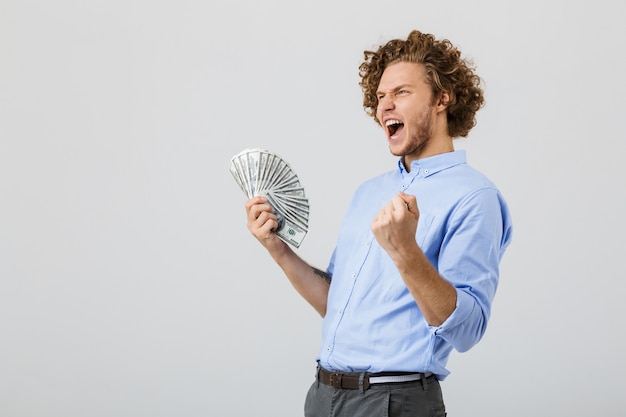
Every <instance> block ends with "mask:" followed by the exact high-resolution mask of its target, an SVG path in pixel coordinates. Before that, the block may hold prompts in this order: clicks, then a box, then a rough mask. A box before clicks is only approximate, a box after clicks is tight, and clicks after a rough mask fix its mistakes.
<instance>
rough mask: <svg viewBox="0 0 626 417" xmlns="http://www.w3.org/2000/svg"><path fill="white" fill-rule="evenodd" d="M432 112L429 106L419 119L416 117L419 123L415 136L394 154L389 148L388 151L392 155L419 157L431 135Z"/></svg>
mask: <svg viewBox="0 0 626 417" xmlns="http://www.w3.org/2000/svg"><path fill="white" fill-rule="evenodd" d="M433 111H434V109H433V108H432V107H430V106H427V107H426V108H425V109H424V110H423V111H422V113H421V115H420V117H418V120H419V123H418V124H417V125H416V126H417V132H415V135H413V136H412V137H411V138H409V140H408V142H407V143H406V144H405V145H404V146H403V147H402V148H401V149H400V150H399V151H396V152H394V151H393V150H392V149H391V146H390V147H389V151H390V152H391V154H392V155H394V156H401V157H405V156H407V155H419V154H421V153H422V151H423V150H424V148H425V147H426V145H428V142H429V141H430V138H431V137H432V134H433V131H432V127H433V122H432V113H433ZM405 128H406V127H405Z"/></svg>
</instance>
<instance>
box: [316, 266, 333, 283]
mask: <svg viewBox="0 0 626 417" xmlns="http://www.w3.org/2000/svg"><path fill="white" fill-rule="evenodd" d="M313 272H314V273H315V275H319V276H320V277H322V278H323V279H324V281H326V283H327V284H328V285H330V281H332V280H333V277H331V276H330V275H328V274H327V273H326V272H324V271H322V270H321V269H317V268H313Z"/></svg>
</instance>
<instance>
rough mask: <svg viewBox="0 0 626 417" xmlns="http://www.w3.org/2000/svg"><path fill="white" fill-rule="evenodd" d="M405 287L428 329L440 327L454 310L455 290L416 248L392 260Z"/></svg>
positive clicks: (409, 249)
mask: <svg viewBox="0 0 626 417" xmlns="http://www.w3.org/2000/svg"><path fill="white" fill-rule="evenodd" d="M395 263H396V266H397V267H398V271H399V272H400V275H401V276H402V279H403V280H404V283H405V284H406V286H407V288H408V289H409V292H410V293H411V295H413V298H415V301H416V302H417V305H418V306H419V308H420V311H421V312H422V314H423V316H424V319H425V320H426V322H427V323H428V324H429V325H431V326H435V327H436V326H440V325H441V324H442V323H443V322H444V321H446V319H447V318H448V317H450V315H451V314H452V312H453V311H454V309H455V308H456V297H457V295H456V289H455V288H454V286H452V284H450V283H449V282H448V281H446V280H445V279H444V278H442V277H441V275H439V272H437V270H436V269H435V268H434V267H433V266H432V264H431V263H430V262H429V261H428V259H427V258H426V256H425V255H424V253H423V252H422V250H421V249H420V248H419V247H418V246H417V245H415V246H412V247H411V248H408V249H407V251H406V252H405V253H403V254H402V256H400V257H398V258H397V259H395Z"/></svg>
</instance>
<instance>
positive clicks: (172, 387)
mask: <svg viewBox="0 0 626 417" xmlns="http://www.w3.org/2000/svg"><path fill="white" fill-rule="evenodd" d="M624 16H626V3H625V2H624V1H621V0H620V1H617V0H616V1H608V0H599V1H594V2H589V1H554V2H548V1H525V2H505V1H475V2H468V1H462V0H450V1H445V2H418V1H390V2H382V3H381V2H380V1H370V0H361V1H358V2H357V1H353V2H339V1H326V0H317V1H306V2H305V1H287V0H282V1H281V0H275V1H259V2H257V1H252V0H250V1H245V2H242V1H239V2H237V1H219V0H211V1H197V0H179V1H169V2H168V1H148V0H124V1H119V0H113V1H111V0H109V1H102V0H100V1H85V2H78V1H69V0H58V1H54V2H51V1H43V0H33V1H17V0H1V1H0V199H1V200H0V416H2V417H26V416H29V417H30V416H37V417H53V416H54V417H83V416H90V417H99V416H103V417H104V416H107V417H108V416H133V417H134V416H150V417H155V416H186V417H191V416H249V415H262V416H298V415H302V405H303V402H304V395H305V392H306V390H307V389H308V386H309V384H310V383H311V382H312V378H313V372H314V358H315V355H316V353H317V349H318V345H319V342H320V340H319V336H320V324H321V320H320V318H319V317H318V316H317V315H316V314H315V313H314V311H313V309H312V308H310V307H309V306H308V305H307V304H306V303H305V302H304V301H303V300H302V299H301V298H299V296H298V295H297V294H296V293H295V291H294V290H293V289H292V288H291V287H290V285H289V284H288V282H287V280H286V279H285V278H284V277H283V276H282V274H281V272H280V270H279V269H278V267H277V266H276V265H275V264H273V263H272V261H271V260H270V259H269V257H268V256H266V253H265V252H264V250H263V249H262V248H261V246H260V245H258V244H257V242H256V241H255V240H254V239H253V238H252V236H251V235H250V234H249V233H248V231H247V229H246V227H245V216H244V209H243V204H244V201H245V198H244V195H243V193H242V192H241V190H240V189H239V188H238V187H237V185H236V183H235V182H234V180H233V179H232V177H231V176H230V173H229V171H228V164H229V160H230V158H231V156H233V155H234V154H235V153H237V152H239V151H240V150H242V149H244V148H248V147H262V148H266V149H269V150H272V151H274V152H277V153H278V154H280V155H281V156H283V157H284V158H285V159H286V160H288V161H289V162H290V164H291V165H292V166H293V168H294V169H295V171H296V172H297V174H298V175H299V177H300V180H301V182H302V183H303V185H304V186H305V188H306V192H307V195H308V197H309V200H310V205H311V217H310V229H309V233H308V235H307V236H306V238H305V240H304V242H303V245H302V247H301V249H300V250H299V253H300V254H301V255H302V256H303V257H304V258H305V259H307V260H308V261H310V262H311V263H313V264H316V265H318V266H320V267H325V266H326V264H327V262H328V258H329V256H330V252H331V250H332V247H333V245H334V242H335V238H336V233H337V229H338V226H339V223H340V220H341V217H342V216H343V213H344V210H345V208H346V206H347V203H348V200H349V199H350V197H351V195H352V192H353V191H354V189H355V187H356V186H357V185H358V184H359V183H360V182H361V181H362V180H364V179H366V178H369V177H371V176H373V175H376V174H378V173H380V172H382V171H386V170H389V169H392V168H393V166H394V164H395V158H393V157H392V156H391V155H389V152H388V149H387V145H386V143H385V140H384V136H383V135H382V133H381V131H380V129H379V128H378V127H377V126H376V125H375V124H374V122H373V121H372V120H371V119H369V118H368V117H366V116H365V114H364V112H363V111H362V108H361V95H360V90H359V88H358V84H357V83H358V65H359V63H360V62H361V59H362V53H363V50H365V49H371V48H375V47H376V46H378V45H379V44H380V43H382V42H384V41H386V40H388V39H390V38H394V37H406V35H407V34H408V32H409V31H410V30H411V29H413V28H417V29H420V30H422V31H424V32H430V33H433V34H435V35H437V36H438V37H445V38H448V39H450V40H451V41H452V42H453V43H455V44H456V45H457V46H459V48H460V49H461V50H462V51H463V53H464V54H465V55H466V56H468V57H470V58H472V59H473V60H474V62H475V64H476V65H477V69H478V73H479V74H480V75H481V76H482V77H483V79H484V81H485V90H486V98H487V105H486V107H485V108H484V109H482V110H481V111H480V112H479V116H478V125H477V126H476V128H475V129H474V130H473V131H472V133H471V135H470V137H469V138H467V139H463V140H461V141H458V142H457V146H458V148H459V149H461V148H462V149H467V151H468V158H469V162H470V163H471V164H472V165H473V166H474V167H476V168H477V169H479V170H481V171H482V172H484V173H485V174H487V175H488V176H489V177H491V179H492V180H493V181H494V182H495V183H496V184H497V185H498V186H499V187H500V189H501V190H502V192H503V193H504V195H505V196H506V198H507V199H508V201H509V204H510V206H511V211H512V215H513V219H514V225H515V232H514V240H513V243H512V245H511V246H510V248H509V251H508V252H507V253H506V255H505V258H504V260H503V263H502V277H501V283H500V287H499V292H498V294H497V298H496V301H495V304H494V308H493V315H492V320H491V323H490V326H489V329H488V331H487V334H486V336H485V338H484V339H483V341H482V342H481V343H480V344H479V345H477V346H476V347H475V348H474V349H473V350H471V351H470V352H467V353H463V354H459V353H453V355H452V357H451V359H450V363H449V367H450V369H451V371H452V374H451V375H450V376H449V377H448V379H447V380H446V381H444V383H443V390H444V397H445V399H446V401H447V407H448V412H449V415H450V416H455V417H460V416H467V417H473V416H481V417H492V416H493V417H501V416H529V415H532V416H553V415H557V416H565V415H567V416H589V415H603V416H623V415H624V413H625V412H626V400H625V399H624V395H623V392H622V391H623V387H624V384H623V376H624V374H625V373H626V363H625V362H626V361H625V360H624V356H623V352H624V351H626V342H624V337H623V331H624V324H625V323H624V321H625V320H624V318H625V317H626V306H625V303H624V302H623V298H624V297H623V294H624V284H623V282H624V278H625V274H624V268H623V267H622V266H621V265H622V262H621V261H622V260H623V258H624V249H625V246H626V245H625V244H624V235H625V232H626V230H625V221H624V212H625V210H626V204H625V200H626V198H625V191H624V190H625V187H624V186H625V182H626V181H625V180H624V169H623V168H622V164H623V158H624V154H625V151H626V146H625V145H624V141H625V138H626V128H625V125H624V113H625V106H624V101H623V99H624V97H625V96H626V87H625V85H624V74H625V73H626V62H625V58H624V49H625V47H626V42H625V39H626V29H625V25H624V24H623V19H624Z"/></svg>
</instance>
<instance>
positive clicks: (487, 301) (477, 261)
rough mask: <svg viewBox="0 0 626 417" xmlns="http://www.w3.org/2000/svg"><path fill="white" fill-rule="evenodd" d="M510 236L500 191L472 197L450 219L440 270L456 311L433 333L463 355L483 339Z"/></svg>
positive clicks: (486, 191) (434, 329)
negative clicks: (453, 293)
mask: <svg viewBox="0 0 626 417" xmlns="http://www.w3.org/2000/svg"><path fill="white" fill-rule="evenodd" d="M511 233H512V225H511V219H510V214H509V210H508V207H507V204H506V202H505V201H504V199H503V198H502V196H501V195H500V193H499V192H498V190H496V189H493V188H484V189H480V190H478V191H475V192H473V193H472V194H471V195H469V196H467V197H466V198H465V199H463V200H462V201H461V202H460V203H459V204H458V205H457V207H456V208H455V209H454V211H453V212H452V213H451V216H450V219H449V221H448V225H447V228H446V233H445V237H444V240H443V243H442V245H441V249H440V254H439V260H438V270H439V273H440V274H441V276H442V277H443V278H444V279H446V280H447V281H448V282H450V283H451V284H452V285H453V286H454V287H455V288H456V293H457V302H456V308H455V310H454V312H453V313H452V314H451V315H450V317H448V319H447V320H446V321H445V322H444V323H442V324H441V325H440V326H437V327H431V328H430V330H431V332H433V333H434V334H435V336H437V337H441V338H443V339H445V340H446V341H447V342H448V343H450V344H451V345H452V346H453V347H454V348H455V349H456V350H457V351H459V352H464V351H467V350H469V349H470V348H471V347H472V346H474V345H475V344H476V343H478V342H479V341H480V339H481V338H482V337H483V335H484V333H485V330H486V328H487V322H488V321H489V316H490V313H491V304H492V302H493V298H494V296H495V293H496V289H497V286H498V281H499V264H500V260H501V259H502V255H503V254H504V251H505V249H506V248H507V246H508V245H509V243H510V240H511Z"/></svg>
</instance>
